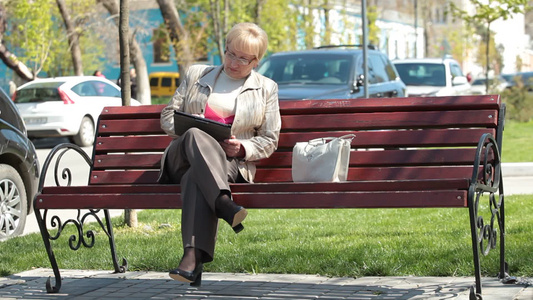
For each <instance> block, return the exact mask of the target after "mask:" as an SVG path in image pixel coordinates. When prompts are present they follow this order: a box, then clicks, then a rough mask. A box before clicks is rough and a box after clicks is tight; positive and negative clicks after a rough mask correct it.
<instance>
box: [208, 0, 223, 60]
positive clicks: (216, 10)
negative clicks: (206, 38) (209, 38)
mask: <svg viewBox="0 0 533 300" xmlns="http://www.w3.org/2000/svg"><path fill="white" fill-rule="evenodd" d="M209 3H210V4H211V15H212V17H213V30H214V31H215V33H214V36H215V43H216V45H217V48H218V54H219V56H220V61H221V62H222V63H224V38H223V32H222V28H221V26H220V3H219V1H218V0H209Z"/></svg>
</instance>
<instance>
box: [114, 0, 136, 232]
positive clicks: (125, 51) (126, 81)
mask: <svg viewBox="0 0 533 300" xmlns="http://www.w3.org/2000/svg"><path fill="white" fill-rule="evenodd" d="M129 15H130V8H129V0H120V14H119V23H118V37H119V43H120V78H121V83H122V88H121V94H122V105H130V104H131V90H130V87H131V82H130V39H129V28H130V25H129ZM124 223H126V225H128V226H129V227H137V213H136V212H135V210H133V209H125V210H124Z"/></svg>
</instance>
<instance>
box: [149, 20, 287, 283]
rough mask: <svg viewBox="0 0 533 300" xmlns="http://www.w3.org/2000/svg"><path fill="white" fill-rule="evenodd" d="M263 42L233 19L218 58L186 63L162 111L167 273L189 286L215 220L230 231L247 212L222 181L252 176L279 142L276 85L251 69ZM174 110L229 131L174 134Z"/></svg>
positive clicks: (211, 241) (208, 257)
mask: <svg viewBox="0 0 533 300" xmlns="http://www.w3.org/2000/svg"><path fill="white" fill-rule="evenodd" d="M267 46H268V37H267V35H266V33H265V32H264V31H263V30H262V29H261V28H260V27H259V26H257V25H255V24H253V23H241V24H237V25H235V26H234V27H233V28H232V29H231V30H230V32H229V33H228V35H227V36H226V51H225V52H224V54H225V61H224V64H223V65H222V66H218V67H213V66H205V65H194V66H191V67H190V68H189V70H188V71H187V74H186V76H185V78H184V79H183V81H182V83H181V84H180V86H179V87H178V89H177V90H176V93H175V94H174V96H173V97H172V100H171V101H170V102H169V104H168V105H167V107H165V108H164V109H163V111H162V112H161V127H162V128H163V129H164V130H165V132H167V133H168V134H169V135H170V136H172V137H174V140H173V141H172V142H171V143H170V145H169V146H168V147H167V149H166V150H165V154H164V155H163V158H162V163H161V166H162V168H161V174H160V177H159V182H160V183H179V184H180V185H181V199H182V202H183V207H182V225H181V227H182V228H181V229H182V230H181V234H182V239H183V248H184V251H183V257H182V259H181V262H180V264H179V266H178V268H177V269H175V270H172V271H171V272H170V274H169V275H170V277H172V278H173V279H175V280H179V281H183V282H190V283H191V285H192V286H199V285H200V284H201V274H202V269H203V264H204V263H207V262H210V261H212V260H213V256H214V250H215V241H216V234H217V227H218V219H219V218H222V219H224V220H225V221H226V222H228V224H230V226H231V227H232V228H233V230H234V231H235V232H236V233H238V232H240V231H241V230H242V229H243V228H244V227H243V226H242V224H241V222H242V221H243V220H244V218H246V215H247V211H246V209H244V208H243V207H241V206H238V205H237V204H235V203H234V202H233V201H232V197H231V190H230V187H229V183H234V182H253V178H254V175H255V165H254V163H253V162H254V161H256V160H259V159H263V158H266V157H269V156H270V155H271V154H272V153H273V152H274V151H275V150H276V148H277V145H278V139H279V131H280V128H281V118H280V114H279V104H278V86H277V84H276V83H275V82H273V81H272V80H270V79H268V78H266V77H264V76H262V75H260V74H258V73H257V72H255V71H254V70H253V69H254V68H255V67H257V65H258V64H259V61H260V60H261V58H262V57H263V55H264V54H265V52H266V49H267ZM174 110H179V111H183V112H186V113H190V114H194V115H200V116H204V117H206V118H210V119H213V120H216V121H219V122H223V123H228V124H232V127H231V134H232V136H231V137H230V138H229V139H226V140H224V141H222V142H217V141H216V140H215V139H214V138H212V137H211V136H209V135H208V134H206V133H204V132H203V131H201V130H198V129H196V128H191V129H189V130H188V131H186V132H185V133H184V134H183V135H181V136H179V137H178V136H176V134H175V133H174Z"/></svg>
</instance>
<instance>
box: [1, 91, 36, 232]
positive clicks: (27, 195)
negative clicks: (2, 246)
mask: <svg viewBox="0 0 533 300" xmlns="http://www.w3.org/2000/svg"><path fill="white" fill-rule="evenodd" d="M38 180H39V161H38V159H37V154H36V153H35V147H34V146H33V143H32V142H31V141H30V140H29V139H28V137H27V136H26V128H25V125H24V121H23V120H22V117H21V116H20V114H19V111H18V109H17V107H16V106H15V105H14V104H13V102H12V101H11V100H10V99H9V97H8V96H7V95H6V93H5V92H4V91H3V90H2V89H0V240H5V239H8V238H11V237H14V236H17V235H20V234H22V233H23V232H24V227H25V225H26V217H27V215H28V214H30V213H31V212H33V208H32V204H33V197H34V195H35V193H36V191H37V185H38Z"/></svg>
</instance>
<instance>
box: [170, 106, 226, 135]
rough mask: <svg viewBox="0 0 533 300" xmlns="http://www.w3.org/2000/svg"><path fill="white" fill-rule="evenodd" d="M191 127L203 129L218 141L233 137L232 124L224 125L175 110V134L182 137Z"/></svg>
mask: <svg viewBox="0 0 533 300" xmlns="http://www.w3.org/2000/svg"><path fill="white" fill-rule="evenodd" d="M191 127H196V128H198V129H201V130H202V131H204V132H206V133H207V134H209V135H210V136H212V137H213V138H215V140H217V141H223V140H225V139H228V138H229V137H230V136H231V124H224V123H220V122H217V121H213V120H210V119H207V118H202V117H199V116H193V115H191V114H188V113H184V112H181V111H177V110H175V111H174V132H175V133H176V134H177V135H182V134H184V133H185V131H187V130H188V129H189V128H191Z"/></svg>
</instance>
